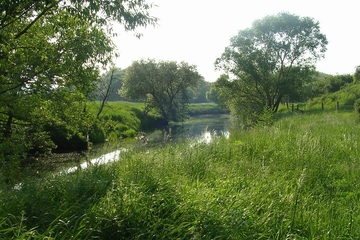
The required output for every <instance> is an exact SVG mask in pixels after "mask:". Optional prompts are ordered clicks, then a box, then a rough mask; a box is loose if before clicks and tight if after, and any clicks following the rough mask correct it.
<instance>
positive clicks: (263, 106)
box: [214, 13, 328, 121]
mask: <svg viewBox="0 0 360 240" xmlns="http://www.w3.org/2000/svg"><path fill="white" fill-rule="evenodd" d="M327 43H328V42H327V39H326V36H325V35H324V34H322V33H321V32H320V26H319V23H318V22H317V21H315V20H314V19H312V18H309V17H299V16H296V15H292V14H289V13H279V14H278V15H275V16H266V17H264V18H263V19H260V20H256V21H255V22H253V24H252V27H251V28H248V29H245V30H241V31H239V32H238V34H237V35H236V36H234V37H233V38H231V40H230V45H229V46H228V47H226V49H225V52H224V53H223V54H222V56H221V57H220V58H218V59H217V60H216V63H215V66H216V67H217V68H218V69H222V70H224V71H225V72H226V73H227V75H225V76H221V78H220V79H219V80H218V82H217V83H215V84H214V86H216V88H217V92H218V93H219V94H220V95H221V96H219V99H222V100H223V101H224V102H225V104H226V105H227V106H228V107H230V109H232V110H233V112H234V113H235V114H236V115H238V116H241V117H242V118H243V119H244V120H250V121H251V120H253V119H256V118H257V116H259V114H261V113H262V112H263V111H264V110H266V111H270V112H276V111H277V110H278V107H279V104H280V102H281V100H282V99H283V97H285V96H288V97H290V99H292V100H299V99H301V97H302V94H303V86H304V83H306V81H307V80H309V77H310V76H311V74H312V72H313V70H314V69H315V67H314V66H315V63H316V61H317V60H319V59H320V58H322V57H323V56H324V53H325V51H326V45H327Z"/></svg>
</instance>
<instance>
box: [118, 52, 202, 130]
mask: <svg viewBox="0 0 360 240" xmlns="http://www.w3.org/2000/svg"><path fill="white" fill-rule="evenodd" d="M201 79H202V77H201V76H200V75H199V73H198V72H197V70H196V67H195V66H193V65H189V64H187V63H185V62H181V63H177V62H166V61H159V62H157V61H155V60H151V59H148V60H140V61H135V62H133V64H132V65H131V66H130V67H128V69H127V70H126V75H125V78H124V80H123V84H124V85H123V89H122V90H121V91H122V95H123V96H125V97H127V98H129V99H133V100H139V101H144V102H145V103H146V104H147V106H146V107H145V110H146V111H148V110H150V109H152V108H155V109H156V110H158V111H159V113H160V114H161V116H162V118H163V119H164V121H165V124H166V123H167V122H169V121H179V120H182V119H183V118H184V117H185V116H184V115H185V113H186V107H187V104H188V103H189V100H190V96H189V91H190V90H195V89H196V88H197V87H198V86H199V81H200V80H201ZM145 113H146V112H145Z"/></svg>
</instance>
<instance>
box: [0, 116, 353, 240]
mask: <svg viewBox="0 0 360 240" xmlns="http://www.w3.org/2000/svg"><path fill="white" fill-rule="evenodd" d="M284 115H288V116H283V117H282V118H280V119H279V120H278V121H276V122H275V123H274V124H273V125H272V126H259V127H257V128H255V129H252V130H248V131H246V132H240V131H239V132H235V133H232V135H231V137H230V139H218V140H216V141H214V142H213V143H211V144H208V145H206V144H201V145H198V146H193V147H189V146H190V145H189V143H188V142H184V143H178V144H172V145H168V146H165V147H158V148H154V149H149V150H145V151H144V152H128V153H123V155H122V159H121V161H119V162H116V163H113V164H109V165H107V166H99V167H95V166H94V167H91V168H89V169H88V170H86V171H79V172H75V173H73V174H69V175H66V176H57V177H50V176H48V177H44V178H42V179H29V180H28V181H25V182H24V184H23V185H22V188H21V189H19V190H11V189H3V190H2V192H1V193H0V204H1V208H0V229H1V230H0V236H3V238H4V239H23V238H33V239H44V238H47V239H68V238H74V239H90V238H91V237H99V238H100V239H215V238H218V239H339V238H342V239H358V238H360V211H359V198H360V161H359V158H360V153H359V150H358V149H359V142H360V136H359V134H358V133H359V132H360V125H359V124H358V120H357V119H356V118H355V114H354V113H340V112H333V113H317V114H313V115H307V114H292V113H291V114H284Z"/></svg>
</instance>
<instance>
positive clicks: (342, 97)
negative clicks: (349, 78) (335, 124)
mask: <svg viewBox="0 0 360 240" xmlns="http://www.w3.org/2000/svg"><path fill="white" fill-rule="evenodd" d="M358 98H360V84H348V85H346V86H344V87H343V88H342V89H340V90H339V91H337V92H334V93H329V94H324V95H321V96H320V97H317V98H314V99H312V100H310V101H309V102H308V103H307V105H306V109H307V110H316V109H318V110H319V109H321V108H322V105H321V104H322V103H323V104H324V110H335V109H336V102H339V109H340V110H347V111H353V110H354V103H355V101H356V100H357V99H358Z"/></svg>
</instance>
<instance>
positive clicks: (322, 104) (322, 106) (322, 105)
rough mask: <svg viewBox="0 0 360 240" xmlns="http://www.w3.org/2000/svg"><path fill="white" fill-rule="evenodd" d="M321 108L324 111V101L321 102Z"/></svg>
mask: <svg viewBox="0 0 360 240" xmlns="http://www.w3.org/2000/svg"><path fill="white" fill-rule="evenodd" d="M321 110H323V111H324V103H323V102H322V103H321Z"/></svg>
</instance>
